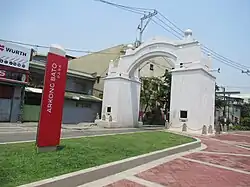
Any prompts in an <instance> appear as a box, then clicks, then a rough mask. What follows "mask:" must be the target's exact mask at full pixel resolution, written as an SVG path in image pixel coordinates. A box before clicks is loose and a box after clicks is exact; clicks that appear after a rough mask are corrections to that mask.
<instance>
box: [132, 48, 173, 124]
mask: <svg viewBox="0 0 250 187" xmlns="http://www.w3.org/2000/svg"><path fill="white" fill-rule="evenodd" d="M175 61H176V58H175V56H173V55H169V53H164V54H162V53H158V52H157V53H154V54H151V55H145V56H144V57H143V58H139V59H138V60H137V61H135V62H134V63H133V67H131V69H130V72H129V76H130V77H131V79H139V80H140V82H141V87H140V93H139V96H138V100H139V101H138V100H134V102H139V116H138V117H139V121H141V122H142V123H143V124H144V125H165V121H166V120H169V111H170V94H171V72H170V71H171V70H172V69H173V68H174V67H175ZM133 91H135V90H134V89H131V93H132V97H134V96H135V95H136V94H135V93H133ZM132 99H133V98H132Z"/></svg>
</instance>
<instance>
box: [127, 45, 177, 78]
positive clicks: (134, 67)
mask: <svg viewBox="0 0 250 187" xmlns="http://www.w3.org/2000/svg"><path fill="white" fill-rule="evenodd" d="M155 57H167V58H168V60H169V61H168V63H169V64H170V67H171V68H174V67H175V64H176V62H177V57H176V55H174V54H173V53H170V52H168V51H160V50H153V51H151V52H149V53H146V54H143V55H142V56H140V57H139V58H137V59H136V60H135V61H134V62H133V63H132V64H131V65H130V66H129V68H128V70H127V73H128V75H129V76H133V75H134V73H135V71H136V70H137V69H138V68H139V67H140V65H141V64H143V63H144V62H146V61H148V60H150V59H152V58H155Z"/></svg>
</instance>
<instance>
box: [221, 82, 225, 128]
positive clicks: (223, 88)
mask: <svg viewBox="0 0 250 187" xmlns="http://www.w3.org/2000/svg"><path fill="white" fill-rule="evenodd" d="M221 88H222V90H223V91H222V92H223V101H224V102H223V105H224V106H223V128H224V126H225V123H226V88H225V87H224V86H221ZM222 130H224V129H222Z"/></svg>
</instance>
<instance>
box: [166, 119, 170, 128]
mask: <svg viewBox="0 0 250 187" xmlns="http://www.w3.org/2000/svg"><path fill="white" fill-rule="evenodd" d="M165 128H166V129H169V128H170V123H168V121H167V120H166V121H165Z"/></svg>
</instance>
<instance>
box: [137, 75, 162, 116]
mask: <svg viewBox="0 0 250 187" xmlns="http://www.w3.org/2000/svg"><path fill="white" fill-rule="evenodd" d="M141 81H142V86H141V98H140V103H141V105H142V106H143V108H144V113H146V112H147V110H148V109H152V108H155V107H156V106H157V104H158V105H162V103H161V101H162V100H163V99H162V98H161V97H162V95H163V93H162V92H163V90H164V89H163V88H162V87H163V84H164V83H163V81H162V80H161V79H160V78H158V77H141Z"/></svg>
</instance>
